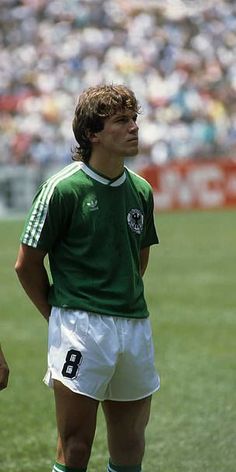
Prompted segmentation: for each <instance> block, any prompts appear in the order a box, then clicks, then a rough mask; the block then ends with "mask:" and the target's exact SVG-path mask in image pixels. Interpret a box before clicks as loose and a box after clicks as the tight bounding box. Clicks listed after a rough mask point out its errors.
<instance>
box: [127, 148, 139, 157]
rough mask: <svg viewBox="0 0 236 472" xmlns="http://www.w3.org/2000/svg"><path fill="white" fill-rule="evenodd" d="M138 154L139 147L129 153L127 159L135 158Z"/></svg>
mask: <svg viewBox="0 0 236 472" xmlns="http://www.w3.org/2000/svg"><path fill="white" fill-rule="evenodd" d="M137 154H138V148H137V149H134V150H133V151H130V152H129V155H128V156H127V159H134V158H135V157H136V156H137Z"/></svg>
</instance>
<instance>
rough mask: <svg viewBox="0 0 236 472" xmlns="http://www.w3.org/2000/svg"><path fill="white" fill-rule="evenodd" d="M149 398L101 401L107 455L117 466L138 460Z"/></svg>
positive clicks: (143, 438) (148, 409)
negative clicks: (107, 448)
mask: <svg viewBox="0 0 236 472" xmlns="http://www.w3.org/2000/svg"><path fill="white" fill-rule="evenodd" d="M151 398H152V397H151V396H149V397H146V398H143V399H141V400H136V401H128V402H119V401H118V402H117V401H111V400H106V401H104V402H103V403H102V407H103V412H104V415H105V418H106V423H107V434H108V445H109V452H110V456H111V458H112V460H113V461H114V462H115V463H117V464H118V465H119V464H121V465H124V464H125V465H134V464H139V463H141V462H142V458H143V455H144V449H145V429H146V426H147V424H148V420H149V416H150V409H151Z"/></svg>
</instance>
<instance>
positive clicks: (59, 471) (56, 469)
mask: <svg viewBox="0 0 236 472" xmlns="http://www.w3.org/2000/svg"><path fill="white" fill-rule="evenodd" d="M52 472H62V470H61V469H59V468H58V467H57V465H56V464H54V466H53V469H52Z"/></svg>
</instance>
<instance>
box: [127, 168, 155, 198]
mask: <svg viewBox="0 0 236 472" xmlns="http://www.w3.org/2000/svg"><path fill="white" fill-rule="evenodd" d="M126 173H127V176H128V178H129V180H130V181H131V182H132V183H133V184H134V185H135V186H136V187H137V188H138V189H140V190H144V191H147V192H150V191H152V187H151V185H150V183H149V182H148V181H147V180H146V179H144V178H143V177H142V176H141V175H140V174H138V173H136V172H134V171H133V170H131V169H129V168H128V167H126Z"/></svg>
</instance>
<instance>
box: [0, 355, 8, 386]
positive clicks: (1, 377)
mask: <svg viewBox="0 0 236 472" xmlns="http://www.w3.org/2000/svg"><path fill="white" fill-rule="evenodd" d="M8 377H9V367H8V364H7V361H6V359H5V356H4V354H3V352H2V349H1V346H0V390H3V389H4V388H6V386H7V383H8Z"/></svg>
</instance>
